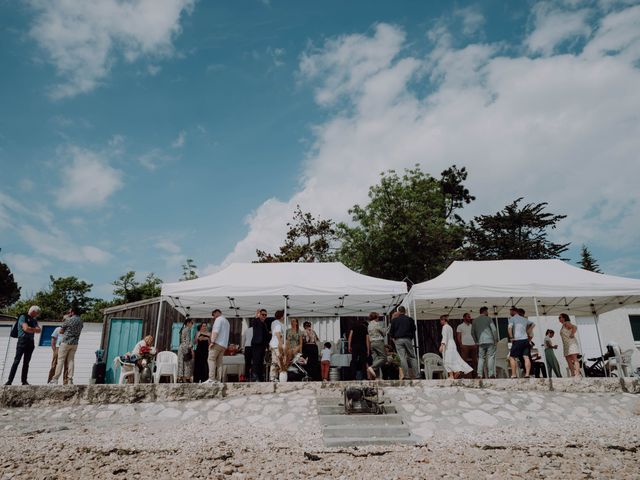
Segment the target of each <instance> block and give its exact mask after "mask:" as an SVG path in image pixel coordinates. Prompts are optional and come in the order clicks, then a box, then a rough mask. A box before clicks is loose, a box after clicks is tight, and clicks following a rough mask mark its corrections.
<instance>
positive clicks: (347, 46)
mask: <svg viewBox="0 0 640 480" xmlns="http://www.w3.org/2000/svg"><path fill="white" fill-rule="evenodd" d="M404 39H405V34H404V32H403V31H402V30H400V29H398V28H395V27H393V26H391V25H386V24H378V25H376V27H375V33H374V35H373V37H367V36H365V35H348V36H341V37H338V38H336V39H331V40H329V41H328V42H327V43H326V45H325V46H324V47H323V48H320V49H312V50H311V51H310V52H307V53H305V54H304V55H302V57H301V59H300V74H301V77H302V78H303V79H306V80H320V81H321V82H322V84H323V85H322V86H321V87H320V88H318V89H316V94H315V98H316V101H317V102H318V103H319V104H320V105H330V104H333V103H334V102H335V101H337V100H338V99H339V98H340V97H341V96H343V95H357V94H359V93H361V88H362V84H363V83H364V82H365V81H366V80H367V79H368V78H370V77H372V76H373V75H375V74H377V73H378V72H380V71H381V70H383V69H386V68H389V66H390V65H391V62H392V60H393V59H394V58H395V56H396V55H397V54H398V52H399V50H400V48H401V47H402V44H403V42H404Z"/></svg>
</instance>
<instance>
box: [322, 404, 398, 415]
mask: <svg viewBox="0 0 640 480" xmlns="http://www.w3.org/2000/svg"><path fill="white" fill-rule="evenodd" d="M384 411H385V412H386V414H393V413H398V410H397V409H396V407H394V406H393V405H389V404H387V403H385V404H384ZM340 414H344V415H346V414H345V412H344V406H342V405H338V404H335V405H333V406H331V405H318V415H340ZM357 415H364V414H357Z"/></svg>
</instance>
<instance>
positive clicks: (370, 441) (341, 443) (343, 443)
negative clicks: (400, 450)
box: [324, 437, 416, 447]
mask: <svg viewBox="0 0 640 480" xmlns="http://www.w3.org/2000/svg"><path fill="white" fill-rule="evenodd" d="M324 444H325V446H327V447H356V446H357V447H359V446H365V445H415V444H416V440H415V438H413V437H386V438H361V437H342V438H325V439H324Z"/></svg>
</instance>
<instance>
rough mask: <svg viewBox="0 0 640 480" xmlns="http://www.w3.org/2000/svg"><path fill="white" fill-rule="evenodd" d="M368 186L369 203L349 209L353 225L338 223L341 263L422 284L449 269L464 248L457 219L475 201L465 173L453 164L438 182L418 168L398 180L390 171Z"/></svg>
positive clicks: (394, 173) (378, 274)
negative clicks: (459, 250)
mask: <svg viewBox="0 0 640 480" xmlns="http://www.w3.org/2000/svg"><path fill="white" fill-rule="evenodd" d="M381 176H382V178H381V180H380V183H379V184H378V185H374V186H372V187H370V188H369V203H368V204H367V205H366V206H364V207H361V206H360V205H355V206H354V207H353V208H351V209H350V210H349V213H350V214H351V215H352V220H353V222H354V225H353V226H350V225H347V224H344V223H341V224H339V225H338V236H339V238H340V239H341V241H342V245H341V246H340V250H339V258H340V260H341V261H342V262H343V263H345V264H346V265H348V266H349V267H351V268H353V269H355V270H357V271H360V272H362V273H364V274H367V275H372V276H376V277H382V278H388V279H395V280H402V279H410V280H411V281H413V282H421V281H424V280H428V279H430V278H433V277H435V276H437V275H439V274H440V273H442V271H444V269H445V268H446V267H447V266H448V265H449V263H450V262H451V260H452V259H453V258H454V257H455V255H456V252H457V250H458V249H459V248H460V247H461V246H462V244H463V240H464V235H465V224H464V222H463V220H462V219H461V218H460V216H459V215H458V213H457V212H458V211H459V209H460V208H462V207H463V206H464V205H466V204H468V203H470V202H472V201H473V200H475V197H473V196H472V195H471V194H470V193H469V190H468V189H467V188H466V187H465V186H464V183H463V182H464V181H465V180H466V179H467V171H466V169H465V168H464V167H463V168H458V167H456V166H455V165H454V166H452V167H450V168H448V169H447V170H445V171H443V172H442V173H441V178H440V179H436V178H434V177H432V176H431V175H429V174H427V173H425V172H423V171H422V170H421V169H420V167H419V166H418V165H416V166H415V168H413V169H407V170H405V172H404V175H402V176H399V175H398V174H397V173H396V172H395V171H393V170H390V171H388V172H385V173H382V174H381Z"/></svg>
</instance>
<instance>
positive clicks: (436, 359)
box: [422, 353, 445, 380]
mask: <svg viewBox="0 0 640 480" xmlns="http://www.w3.org/2000/svg"><path fill="white" fill-rule="evenodd" d="M422 364H423V365H424V378H426V379H427V380H431V379H433V374H434V373H439V374H440V376H441V377H442V378H444V376H445V370H444V362H443V361H442V357H441V356H440V355H437V354H435V353H425V354H424V355H422Z"/></svg>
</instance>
